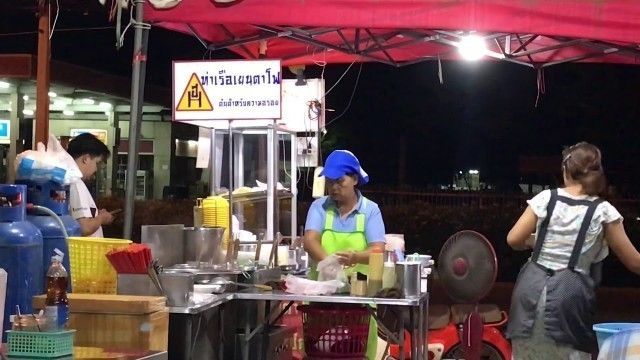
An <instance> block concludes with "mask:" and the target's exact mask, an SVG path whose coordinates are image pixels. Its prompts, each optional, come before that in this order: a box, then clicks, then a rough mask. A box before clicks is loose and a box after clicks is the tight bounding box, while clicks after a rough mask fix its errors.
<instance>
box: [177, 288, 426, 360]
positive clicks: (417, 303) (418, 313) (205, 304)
mask: <svg viewBox="0 0 640 360" xmlns="http://www.w3.org/2000/svg"><path fill="white" fill-rule="evenodd" d="M200 297H201V299H199V301H197V302H196V304H194V305H192V306H188V307H169V308H168V309H169V312H170V313H171V321H170V328H171V330H170V332H173V331H175V333H176V334H182V335H183V336H184V340H183V341H182V340H181V342H180V344H176V345H172V343H171V342H170V344H169V345H170V346H169V357H170V359H184V358H185V356H187V357H186V358H194V359H196V358H197V359H224V358H226V357H224V356H223V355H222V352H221V350H222V349H221V348H220V347H219V344H220V340H219V339H220V338H219V337H220V336H221V334H222V333H226V332H228V331H231V332H233V330H234V329H235V328H236V327H235V325H237V324H235V323H234V326H232V327H229V328H228V329H227V325H228V324H226V325H225V324H224V323H226V322H227V321H223V320H222V316H223V315H222V314H223V313H224V311H223V310H224V308H226V307H225V306H224V305H225V304H226V303H228V302H230V301H233V300H244V301H264V302H266V304H267V306H266V309H271V311H270V313H269V314H268V315H267V316H266V319H273V320H271V321H267V323H266V324H261V325H259V326H258V327H257V328H255V329H253V328H251V327H250V325H249V324H248V323H247V324H246V325H245V331H244V334H243V335H244V338H243V357H244V359H248V354H249V343H250V341H251V339H252V338H253V337H254V336H255V335H258V333H262V332H268V331H269V329H270V328H271V327H272V326H273V325H274V324H275V323H276V322H277V320H278V319H279V318H281V317H282V315H283V314H284V313H285V312H286V311H287V310H288V309H289V308H290V306H291V305H292V304H293V303H295V302H314V303H334V304H362V305H367V309H369V311H370V312H371V314H372V316H373V317H374V318H376V320H377V315H376V311H375V306H376V305H389V306H400V307H406V308H407V309H408V311H409V312H410V314H411V316H410V322H409V328H410V329H412V331H411V335H412V339H423V341H421V342H414V343H413V344H412V359H419V360H423V359H426V358H427V357H426V356H427V351H426V348H427V345H426V338H427V331H428V329H427V321H426V320H427V316H428V304H429V294H428V293H425V294H422V296H420V297H419V298H415V299H413V298H412V299H387V298H375V297H357V296H350V295H348V294H335V295H298V294H289V293H286V292H284V291H279V290H274V291H263V290H259V289H247V290H243V291H239V292H235V293H228V294H221V295H208V296H202V295H200ZM271 302H278V303H280V302H283V303H287V306H286V307H285V309H284V310H280V309H279V308H278V307H273V306H271V304H270V303H271ZM230 305H232V304H230ZM214 311H215V313H214ZM216 314H217V315H216ZM201 317H205V321H204V324H210V322H212V321H213V322H215V323H217V325H216V326H213V328H211V329H209V330H210V331H211V333H210V334H209V335H208V336H207V339H206V340H205V339H202V340H201V341H198V340H197V339H196V343H195V344H194V343H193V341H194V340H193V339H192V335H191V334H192V332H193V333H195V334H196V338H198V337H199V336H198V334H199V333H200V334H201V335H203V334H202V331H201V330H202V329H200V326H201V323H202V322H203V321H202V318H201ZM214 320H215V321H214ZM236 320H237V319H236ZM398 320H399V321H400V328H404V320H403V317H402V316H400V318H399V319H398ZM172 322H174V323H173V324H172ZM378 323H379V326H380V329H381V330H382V331H383V332H385V333H386V334H387V336H388V337H389V338H390V339H392V340H393V342H394V343H397V344H399V345H400V355H401V359H403V358H404V332H403V331H400V332H399V334H394V333H392V332H390V331H389V330H388V329H386V328H384V326H382V325H381V323H380V322H378ZM204 324H202V325H204ZM204 326H207V325H204ZM264 335H265V336H266V333H265V334H264ZM178 337H181V336H178ZM216 344H218V345H216ZM172 349H181V352H180V355H179V356H178V357H175V356H174V355H173V354H172ZM205 350H206V351H205ZM194 354H195V355H194ZM218 354H220V355H218ZM200 355H202V356H200ZM254 355H255V354H254ZM218 356H219V357H218ZM403 360H404V359H403Z"/></svg>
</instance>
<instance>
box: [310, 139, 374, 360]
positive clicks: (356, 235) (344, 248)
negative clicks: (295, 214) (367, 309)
mask: <svg viewBox="0 0 640 360" xmlns="http://www.w3.org/2000/svg"><path fill="white" fill-rule="evenodd" d="M320 176H324V177H325V179H326V186H327V191H328V193H329V196H324V197H322V198H320V199H317V200H316V201H314V202H313V204H311V208H310V209H309V213H308V214H307V223H306V228H305V234H304V248H305V250H306V251H307V252H308V253H309V256H311V259H312V260H313V261H312V272H311V274H310V277H311V278H317V272H316V271H315V270H316V266H317V263H318V262H320V261H322V260H324V259H325V258H327V257H328V256H329V255H332V254H335V255H336V256H337V257H338V259H339V261H340V262H341V263H342V264H343V265H344V266H345V267H352V266H353V267H355V269H356V270H357V271H359V272H361V273H364V274H367V273H368V264H369V254H370V253H371V251H372V250H373V249H375V248H379V249H381V250H382V251H384V245H385V236H384V235H385V230H384V222H383V221H382V214H381V213H380V208H379V207H378V205H377V204H376V203H374V202H373V201H371V200H369V199H367V198H366V197H364V196H362V194H361V193H360V191H358V189H357V186H358V185H362V184H366V183H367V182H369V175H367V173H366V172H365V171H364V169H362V167H361V166H360V162H359V161H358V159H357V158H356V157H355V155H353V153H351V152H350V151H347V150H336V151H334V152H332V153H331V154H330V155H329V157H327V160H326V162H325V165H324V169H323V170H322V172H321V173H320ZM372 320H373V319H372ZM377 339H378V331H377V326H376V324H375V321H372V322H371V326H370V329H369V341H368V347H367V356H368V357H369V359H374V358H375V353H376V344H377Z"/></svg>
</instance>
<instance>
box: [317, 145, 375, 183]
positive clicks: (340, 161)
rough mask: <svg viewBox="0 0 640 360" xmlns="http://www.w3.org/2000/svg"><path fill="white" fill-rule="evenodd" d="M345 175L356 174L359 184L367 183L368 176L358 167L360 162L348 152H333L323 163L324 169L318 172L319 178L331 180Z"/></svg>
mask: <svg viewBox="0 0 640 360" xmlns="http://www.w3.org/2000/svg"><path fill="white" fill-rule="evenodd" d="M346 174H356V175H358V179H359V181H360V184H366V183H368V182H369V175H368V174H367V173H366V172H365V171H364V169H363V168H362V167H361V166H360V161H358V158H357V157H356V156H355V155H353V153H352V152H351V151H348V150H335V151H334V152H332V153H331V154H329V156H328V157H327V161H325V163H324V169H323V170H322V171H321V172H320V176H324V177H326V178H328V179H331V180H337V179H340V178H341V177H343V176H344V175H346Z"/></svg>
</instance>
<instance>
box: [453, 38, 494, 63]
mask: <svg viewBox="0 0 640 360" xmlns="http://www.w3.org/2000/svg"><path fill="white" fill-rule="evenodd" d="M458 51H459V52H460V56H462V58H463V59H465V60H469V61H476V60H480V59H481V58H482V57H483V56H484V55H485V54H486V53H487V44H486V43H485V41H484V39H483V38H482V37H480V36H478V35H467V36H465V37H464V38H462V39H461V40H460V42H459V43H458Z"/></svg>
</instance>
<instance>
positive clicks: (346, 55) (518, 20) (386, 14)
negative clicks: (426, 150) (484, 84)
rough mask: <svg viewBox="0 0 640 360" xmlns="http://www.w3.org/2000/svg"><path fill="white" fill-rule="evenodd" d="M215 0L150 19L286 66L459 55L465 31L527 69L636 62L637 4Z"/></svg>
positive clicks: (214, 46) (590, 0)
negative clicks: (226, 2)
mask: <svg viewBox="0 0 640 360" xmlns="http://www.w3.org/2000/svg"><path fill="white" fill-rule="evenodd" d="M212 1H213V0H184V1H182V2H181V3H180V4H179V5H177V6H176V7H175V8H173V9H170V10H156V9H153V8H152V7H151V6H150V5H148V4H147V5H146V6H147V8H146V12H145V19H146V21H150V22H153V23H155V24H156V25H157V26H161V27H164V28H167V29H171V30H175V31H180V32H183V33H187V34H192V35H194V36H197V37H198V38H199V39H200V40H201V41H202V43H203V45H204V46H206V47H208V48H209V49H211V50H219V49H224V48H229V49H231V50H233V51H235V52H237V53H238V54H240V55H242V56H244V57H246V58H257V57H258V56H259V48H260V44H261V43H262V45H263V46H264V45H265V44H266V56H267V57H271V58H282V59H283V60H284V64H311V63H319V62H325V61H326V62H328V63H350V62H353V61H379V62H383V63H387V64H390V65H394V66H400V65H406V64H412V63H416V62H421V61H427V60H433V59H437V58H440V59H456V58H458V52H457V51H456V45H457V43H458V41H459V40H460V39H461V38H462V37H463V36H464V35H465V34H466V33H467V32H468V31H476V32H477V34H478V35H480V36H482V37H484V38H485V39H486V43H487V45H488V47H489V52H488V53H487V57H488V58H493V59H500V60H505V61H511V62H516V63H520V64H523V65H527V66H531V67H537V66H549V65H553V64H557V63H563V62H573V61H583V62H609V63H631V64H635V63H638V60H639V59H640V50H639V48H638V46H637V45H636V43H637V42H638V40H639V39H638V38H639V37H640V2H639V1H637V0H384V1H381V0H244V1H242V2H240V3H238V4H236V5H233V6H230V7H226V8H220V7H216V6H214V5H213V3H212ZM265 41H266V43H265ZM325 50H326V51H325Z"/></svg>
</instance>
